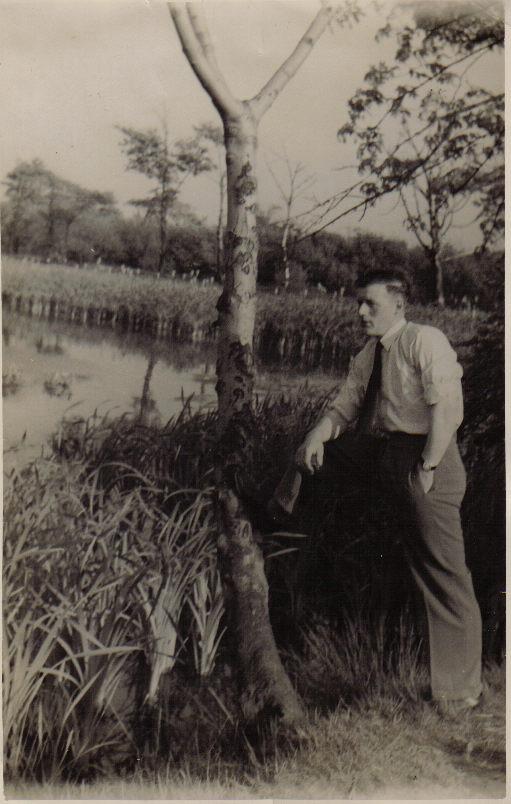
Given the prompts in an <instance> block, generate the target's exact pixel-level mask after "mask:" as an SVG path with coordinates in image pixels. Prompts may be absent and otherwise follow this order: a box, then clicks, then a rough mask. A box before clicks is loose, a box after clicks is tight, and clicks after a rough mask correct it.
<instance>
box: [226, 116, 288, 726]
mask: <svg viewBox="0 0 511 804" xmlns="http://www.w3.org/2000/svg"><path fill="white" fill-rule="evenodd" d="M256 137H257V135H256V122H255V120H254V119H253V117H252V114H251V112H250V108H249V107H248V105H246V106H245V107H244V112H243V114H242V115H240V116H239V117H238V118H237V119H235V120H233V119H227V120H226V121H225V145H226V154H227V187H228V196H227V203H228V211H227V240H226V254H225V284H224V291H223V294H222V296H221V299H220V302H219V305H218V312H219V317H218V321H219V325H220V334H219V343H218V362H217V376H218V383H217V392H218V410H219V422H220V433H219V436H220V440H221V444H220V448H219V452H218V455H219V457H220V460H221V463H220V464H219V465H218V466H217V471H216V485H217V490H218V501H219V513H220V521H221V531H222V535H221V537H220V539H219V543H218V547H219V549H220V550H221V552H222V554H223V564H224V566H225V568H226V573H225V575H226V576H227V580H228V583H229V588H230V594H231V601H232V603H233V604H234V607H233V611H232V615H233V621H234V623H235V627H236V645H237V650H238V655H239V659H240V665H241V669H242V673H243V680H244V684H243V688H244V689H243V695H242V704H243V709H244V713H245V716H247V717H248V718H251V717H255V716H256V715H257V714H258V713H259V712H260V711H262V710H264V711H270V712H276V713H278V714H279V715H280V716H281V717H282V718H283V719H284V720H286V721H296V720H298V719H300V718H301V716H302V709H301V706H300V703H299V701H298V697H297V695H296V693H295V691H294V689H293V687H292V685H291V682H290V681H289V678H288V676H287V674H286V672H285V670H284V668H283V666H282V662H281V660H280V656H279V653H278V650H277V646H276V644H275V639H274V637H273V632H272V629H271V625H270V618H269V611H268V583H267V580H266V575H265V571H264V560H263V556H262V553H261V550H260V548H259V546H258V545H257V542H256V541H255V539H254V534H253V532H252V527H251V525H250V522H249V520H248V519H247V516H246V513H245V511H244V510H243V506H242V504H241V502H240V500H239V499H238V497H237V495H236V493H235V492H234V487H235V474H236V472H237V471H239V469H240V467H241V466H243V465H244V463H245V461H246V460H249V452H248V451H249V449H250V422H251V419H252V398H253V387H254V368H253V366H254V359H253V345H252V344H253V332H254V319H255V300H256V276H257V242H258V241H257V229H256V226H257V222H256V211H257V202H256V198H257V170H256V149H257V139H256Z"/></svg>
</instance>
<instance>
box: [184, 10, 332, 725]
mask: <svg viewBox="0 0 511 804" xmlns="http://www.w3.org/2000/svg"><path fill="white" fill-rule="evenodd" d="M169 10H170V14H171V16H172V19H173V22H174V25H175V27H176V31H177V33H178V36H179V38H180V41H181V44H182V47H183V51H184V53H185V55H186V57H187V59H188V61H189V63H190V66H191V67H192V69H193V71H194V72H195V74H196V76H197V78H198V80H199V82H200V83H201V85H202V86H203V88H204V89H205V90H206V92H207V93H208V94H209V96H210V98H211V100H212V102H213V104H214V105H215V107H216V109H217V110H218V112H219V114H220V116H221V118H222V121H223V124H224V140H225V148H226V164H227V227H226V237H225V252H224V288H223V292H222V294H221V296H220V299H219V301H218V304H217V309H218V325H219V341H218V359H217V377H218V382H217V385H216V390H217V394H218V411H219V440H218V453H217V465H216V474H215V477H216V485H217V499H218V513H219V525H220V533H221V535H220V537H219V540H218V548H219V551H220V553H221V556H222V559H223V560H222V566H223V576H224V581H225V582H226V583H227V585H228V587H229V592H230V598H231V602H232V609H233V610H232V612H231V614H232V617H233V620H234V621H235V623H236V626H235V627H236V634H237V650H238V656H239V659H240V665H241V670H242V674H243V678H244V691H243V695H242V705H243V710H244V712H245V715H246V716H247V717H248V718H251V719H252V718H255V717H256V716H258V715H259V714H260V713H263V712H264V713H266V712H271V713H275V714H279V715H280V717H282V718H283V719H284V720H285V721H287V722H289V723H295V722H297V721H299V720H300V719H301V718H302V717H303V710H302V706H301V704H300V701H299V698H298V696H297V693H296V692H295V690H294V689H293V686H292V684H291V682H290V680H289V678H288V676H287V675H286V672H285V670H284V668H283V665H282V662H281V660H280V656H279V653H278V650H277V646H276V644H275V639H274V636H273V632H272V628H271V624H270V618H269V611H268V583H267V580H266V576H265V572H264V560H263V556H262V553H261V550H260V548H259V546H258V544H257V542H256V539H255V536H254V533H253V530H252V527H251V524H250V522H249V520H248V518H247V515H246V513H245V511H244V510H243V506H242V503H241V501H240V500H239V498H238V496H237V495H236V492H235V489H236V487H237V484H236V479H237V474H238V472H239V471H240V470H241V469H242V468H244V467H245V466H246V464H247V462H248V460H249V458H250V449H251V425H252V420H253V413H252V400H253V390H254V356H253V336H254V321H255V305H256V279H257V250H258V238H257V221H256V217H257V168H256V156H257V126H258V123H259V120H260V119H261V117H262V116H263V114H264V113H265V112H266V111H267V109H269V107H270V106H271V104H272V103H273V101H274V100H275V98H276V97H277V96H278V95H279V94H280V92H281V91H282V89H283V88H284V87H285V85H286V84H287V82H288V81H289V80H290V79H291V78H292V77H293V76H294V75H295V74H296V72H297V70H298V68H299V67H300V65H301V64H302V63H303V61H304V60H305V59H306V58H307V56H308V54H309V53H310V50H311V48H312V47H313V45H314V44H315V42H316V41H317V39H318V38H319V36H320V35H321V34H322V32H323V31H324V29H325V28H326V26H327V24H328V22H329V21H330V19H331V17H332V8H331V7H330V6H327V5H323V6H322V7H321V8H320V10H319V11H318V13H317V15H316V17H315V18H314V20H313V21H312V23H311V25H310V26H309V28H308V30H307V31H306V32H305V34H304V35H303V37H302V38H301V39H300V41H299V42H298V44H297V46H296V47H295V49H294V50H293V52H292V53H291V54H290V56H289V57H288V58H287V59H286V60H285V61H284V63H283V64H282V65H281V67H280V68H279V69H278V70H277V71H276V72H275V74H274V75H273V77H272V78H271V79H270V81H269V82H268V83H267V84H266V85H265V87H263V89H262V90H261V91H260V92H259V93H258V94H257V95H256V96H255V97H254V98H252V99H251V100H246V101H240V100H238V99H237V98H234V97H233V96H232V94H231V92H230V90H229V88H228V86H227V83H226V81H225V79H224V77H223V75H222V74H221V72H220V70H219V67H218V63H217V61H216V57H215V53H214V48H213V46H212V42H211V40H210V37H209V33H208V30H207V26H206V24H205V20H204V18H203V17H202V15H201V13H200V6H199V4H197V3H195V4H190V3H188V4H186V5H185V4H182V3H170V4H169Z"/></svg>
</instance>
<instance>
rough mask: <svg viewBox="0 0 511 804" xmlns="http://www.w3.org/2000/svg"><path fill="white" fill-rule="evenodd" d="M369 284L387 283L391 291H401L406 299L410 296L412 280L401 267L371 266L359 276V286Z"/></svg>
mask: <svg viewBox="0 0 511 804" xmlns="http://www.w3.org/2000/svg"><path fill="white" fill-rule="evenodd" d="M368 285H385V287H386V288H387V290H388V292H389V293H401V294H402V295H403V296H404V298H405V300H407V299H409V298H410V294H411V287H410V280H409V279H408V276H407V275H406V273H405V272H404V271H402V270H401V269H400V268H371V269H369V270H367V271H363V272H362V273H361V274H359V275H358V276H357V282H356V286H357V288H366V287H367V286H368Z"/></svg>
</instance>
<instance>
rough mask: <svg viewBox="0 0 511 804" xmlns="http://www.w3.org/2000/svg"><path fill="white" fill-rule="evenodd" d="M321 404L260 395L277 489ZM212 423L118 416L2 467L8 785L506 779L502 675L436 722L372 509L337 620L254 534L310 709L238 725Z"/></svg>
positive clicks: (257, 456) (189, 786)
mask: <svg viewBox="0 0 511 804" xmlns="http://www.w3.org/2000/svg"><path fill="white" fill-rule="evenodd" d="M298 397H300V395H299V394H298ZM320 402H321V401H320V400H319V401H318V400H314V401H309V402H305V401H304V400H303V399H299V401H297V400H296V399H295V400H294V401H293V399H290V398H281V399H278V400H273V401H271V400H265V401H263V402H260V403H259V404H258V405H256V406H255V409H254V420H253V422H252V423H249V424H250V428H251V429H250V428H249V429H250V432H251V438H253V450H252V455H251V458H250V460H251V464H250V466H251V470H254V471H259V472H260V473H261V474H262V475H263V476H266V477H268V478H270V481H271V482H273V480H274V478H275V477H276V476H277V475H278V473H279V472H280V467H279V462H283V461H285V460H286V454H285V453H286V450H288V449H290V448H291V447H290V441H291V440H292V434H294V436H293V437H296V434H297V433H299V432H301V431H302V430H303V429H304V427H306V425H307V422H308V421H309V419H310V418H311V417H312V416H313V415H314V412H315V410H317V405H318V404H320ZM214 417H215V414H213V413H205V414H199V415H196V416H192V415H190V414H189V412H187V411H186V410H185V411H184V412H183V414H182V415H181V416H180V417H177V418H176V419H173V420H171V422H169V423H168V424H167V425H165V426H164V427H162V428H154V427H152V428H151V427H147V426H144V425H141V424H140V423H138V422H137V421H135V420H130V419H128V418H122V419H120V420H118V421H117V422H110V421H108V420H106V419H105V420H100V419H98V418H96V419H95V420H93V421H92V422H91V421H89V422H83V421H82V422H77V423H74V424H73V423H69V427H67V428H66V427H62V428H61V430H60V432H59V435H58V438H57V440H56V442H55V449H56V453H55V457H54V458H47V459H39V460H38V461H34V462H33V463H32V464H30V465H29V466H27V467H26V468H25V469H24V470H23V471H22V472H21V473H13V474H11V475H10V476H9V477H8V478H7V479H6V485H5V500H4V516H5V532H4V599H5V613H6V619H5V629H6V635H5V637H4V639H5V641H4V646H6V647H7V650H5V649H4V663H5V664H4V679H5V680H4V684H5V687H4V735H5V756H4V767H5V771H6V777H7V779H9V780H10V781H11V782H12V784H13V785H14V787H13V788H12V790H13V791H15V790H17V789H18V788H17V787H16V783H15V780H18V782H21V780H24V782H28V781H29V780H30V779H32V780H37V781H38V782H39V783H41V784H42V785H43V787H42V788H38V797H40V795H39V793H41V792H42V793H44V790H45V789H48V790H51V791H53V794H54V795H53V796H52V797H55V796H56V791H57V790H58V789H60V788H56V787H55V785H59V784H61V783H62V782H69V781H73V782H75V783H76V782H78V781H79V780H85V781H87V783H89V782H91V780H92V779H94V778H95V779H97V784H98V785H101V784H102V782H101V781H100V780H101V779H108V778H110V779H112V778H114V777H115V778H117V777H120V778H121V779H124V781H121V782H119V784H121V789H122V790H125V788H124V787H122V785H125V786H126V792H125V796H126V797H129V796H130V792H129V784H128V783H127V780H128V779H130V780H131V779H132V778H134V779H135V784H136V779H137V778H138V777H137V774H139V775H140V784H141V785H144V786H145V785H148V789H150V790H152V791H154V795H155V796H157V795H159V794H161V795H162V797H165V796H167V797H168V796H169V795H170V794H171V793H172V794H173V795H177V794H178V793H179V795H183V796H186V795H188V794H189V792H190V790H191V791H193V794H194V795H195V797H201V796H203V797H210V796H211V795H212V794H213V791H216V792H217V793H218V794H221V796H222V797H223V796H225V795H234V794H236V795H240V796H242V797H244V796H246V795H256V796H260V797H264V796H278V795H284V794H286V791H287V793H288V795H289V794H290V793H289V791H291V792H294V793H296V795H299V793H300V790H301V791H302V792H303V791H307V795H309V794H310V795H311V796H312V797H314V796H320V795H323V793H324V792H325V790H326V791H327V792H328V793H329V794H331V795H334V794H335V795H336V796H339V795H343V796H344V795H349V796H352V795H354V794H355V792H357V793H358V792H360V793H362V792H363V793H364V794H366V793H367V794H369V793H370V792H371V791H372V790H373V791H375V790H378V789H379V788H381V787H382V786H383V787H389V789H390V788H391V787H393V786H394V787H395V786H396V785H403V784H404V785H408V784H412V785H413V784H418V783H419V782H420V783H421V784H422V783H424V784H428V785H440V786H441V785H447V784H451V783H456V784H458V783H459V784H462V783H463V784H465V783H466V781H467V777H468V776H470V774H472V775H473V778H472V780H471V783H474V784H475V781H476V777H477V774H482V776H483V777H484V778H487V779H490V777H491V778H493V776H495V778H496V779H497V780H498V779H500V778H501V777H502V764H503V750H504V749H503V745H504V731H503V722H502V713H503V710H504V698H503V695H504V693H503V675H502V674H503V669H502V668H501V669H499V668H497V667H493V668H490V669H488V670H487V671H486V688H487V698H486V701H485V704H484V708H483V710H482V711H481V713H477V715H476V713H474V714H472V715H470V716H467V719H466V720H463V721H462V722H461V724H460V723H458V724H450V725H449V724H446V723H444V722H443V721H441V720H440V719H439V717H438V716H437V715H436V714H435V712H434V711H432V709H431V707H430V706H429V705H427V704H426V703H425V702H424V700H423V695H424V693H425V691H426V688H427V672H426V668H425V666H424V660H423V656H422V653H421V646H420V643H419V641H418V639H417V637H416V635H415V634H414V628H413V627H412V622H413V614H412V615H411V616H410V617H409V618H408V620H403V619H402V618H397V619H396V613H395V611H393V608H392V606H390V607H387V608H386V606H387V603H385V595H384V594H383V587H382V586H381V584H382V578H383V579H384V577H385V575H392V576H393V577H394V576H395V574H396V565H395V563H393V562H395V561H396V556H395V555H394V554H393V553H392V551H389V554H388V556H387V558H386V559H385V560H386V562H387V563H386V564H385V567H380V568H379V569H378V571H376V572H375V571H374V568H373V569H371V567H372V565H374V564H375V556H374V555H373V552H374V550H373V546H372V545H373V536H374V534H373V535H371V528H368V523H367V521H365V525H364V522H361V527H362V537H361V536H360V533H357V532H353V533H352V534H350V533H349V531H347V532H346V533H345V534H344V539H343V555H342V561H341V562H340V563H339V566H338V568H337V571H338V572H340V573H341V575H338V576H336V577H337V580H336V584H337V588H338V590H342V591H343V594H342V595H341V594H338V595H337V597H338V599H339V600H338V604H339V601H340V602H341V603H342V605H343V606H344V609H342V608H341V611H344V615H343V616H342V617H339V613H338V614H337V616H329V615H328V613H327V612H326V609H325V608H323V613H322V610H321V599H320V597H319V598H318V595H317V583H316V598H314V599H313V598H307V596H306V595H305V597H303V598H302V600H301V602H300V600H299V598H300V595H302V596H303V595H304V594H305V591H306V590H304V588H303V587H304V584H303V576H302V575H300V572H296V561H298V564H300V561H301V562H302V564H303V563H304V564H305V565H307V564H308V561H309V559H308V553H307V548H306V546H303V547H301V548H300V550H299V551H298V552H297V553H294V554H291V555H290V554H288V553H287V552H286V551H287V549H288V547H289V540H286V539H285V537H281V538H280V540H279V537H277V536H272V537H271V538H268V537H266V538H265V539H264V541H263V543H262V547H263V551H264V552H265V553H266V554H267V556H268V559H267V569H268V576H269V579H270V585H271V589H272V596H273V600H272V614H273V617H274V622H275V629H276V633H277V635H278V639H279V642H280V644H281V645H282V646H284V645H286V646H287V647H286V649H285V653H284V660H285V663H286V666H287V668H288V671H289V673H290V676H291V678H292V679H293V681H294V683H295V685H296V686H297V688H298V689H299V691H300V694H301V696H302V698H303V700H304V702H305V704H306V707H307V712H308V719H307V722H306V724H305V725H304V726H303V729H302V730H301V731H300V733H299V735H298V737H296V735H290V734H287V733H285V732H282V731H281V730H280V729H279V727H277V726H275V725H272V724H269V725H268V726H266V727H265V728H263V729H262V730H261V729H259V730H257V729H256V730H255V731H254V729H250V728H248V727H247V726H246V724H244V723H243V722H242V720H241V719H240V714H239V710H238V693H237V687H236V679H235V676H234V675H233V668H232V661H231V658H230V652H229V641H228V640H227V641H225V640H224V639H222V632H223V630H224V627H225V622H224V619H223V606H224V602H223V595H222V592H221V588H220V587H219V584H218V573H217V569H216V562H215V551H214V538H215V521H214V519H213V518H212V507H211V495H210V491H211V487H210V478H211V461H212V451H213V450H214V435H213V434H214V429H215V427H214V423H215V418H214ZM376 536H377V538H376V540H375V544H377V545H378V550H379V551H380V552H382V549H381V545H382V544H383V543H384V541H385V539H383V541H382V534H376ZM360 538H362V541H363V544H364V547H363V549H361V542H360ZM282 539H284V540H283V541H282ZM350 540H351V541H350ZM387 547H388V545H387ZM282 548H283V554H282V555H280V556H278V557H276V558H271V557H269V556H271V555H272V554H276V553H278V552H280V551H281V550H282ZM350 551H351V552H350ZM385 552H387V551H385ZM320 571H321V572H323V570H320ZM368 573H369V574H368ZM371 573H373V574H372V575H371ZM369 577H370V578H371V580H370V583H368V584H367V586H365V584H364V583H362V581H366V580H367V579H368V578H369ZM283 578H284V579H285V581H286V583H287V587H286V588H285V591H284V592H282V590H280V592H279V583H281V582H282V579H283ZM316 581H317V576H316ZM286 590H287V591H286ZM350 590H351V591H350ZM324 591H325V590H324ZM401 591H403V590H401ZM400 594H401V593H400ZM350 596H351V597H352V599H351V607H348V606H347V601H348V599H349V598H350ZM406 599H407V598H406V595H404V596H402V597H401V598H400V608H399V611H400V612H402V611H403V606H404V603H405V600H406ZM344 600H345V601H346V602H343V601H344ZM337 610H338V612H339V607H338V609H337ZM279 623H280V624H279ZM290 626H291V627H290ZM431 745H433V746H434V747H435V750H434V752H433V758H432V757H431ZM136 768H138V769H139V770H138V771H137V772H135V769H136ZM133 774H134V776H133ZM492 774H493V776H492ZM492 783H493V782H492ZM495 784H497V782H495ZM19 789H25V788H19ZM71 789H72V790H76V789H79V790H82V789H83V791H84V796H85V791H89V793H90V794H91V797H92V796H93V795H96V794H97V790H98V789H101V786H99V788H95V787H94V786H92V787H87V786H86V787H84V788H68V787H63V788H62V790H64V791H65V790H71ZM135 789H137V788H135ZM321 791H323V792H321ZM58 795H60V793H59V794H58ZM63 795H64V796H65V794H63ZM73 797H74V796H73ZM144 797H146V796H144Z"/></svg>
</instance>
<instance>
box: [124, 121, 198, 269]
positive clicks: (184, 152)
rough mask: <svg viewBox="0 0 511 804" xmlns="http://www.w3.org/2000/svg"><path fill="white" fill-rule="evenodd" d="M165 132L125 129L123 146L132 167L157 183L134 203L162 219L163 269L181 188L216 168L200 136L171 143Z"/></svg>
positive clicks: (160, 261)
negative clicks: (170, 221)
mask: <svg viewBox="0 0 511 804" xmlns="http://www.w3.org/2000/svg"><path fill="white" fill-rule="evenodd" d="M162 128H163V130H162V132H161V133H159V132H157V131H155V130H154V129H148V130H144V131H141V130H138V129H134V128H122V127H119V130H120V131H121V132H122V134H123V135H124V138H123V140H122V141H121V149H122V150H123V152H124V153H125V155H126V157H127V159H128V170H134V171H136V172H137V173H142V174H143V175H144V176H147V178H148V179H150V180H151V181H153V182H155V184H154V186H153V188H152V190H151V192H150V194H149V195H148V196H147V198H143V199H137V200H133V201H131V202H130V203H131V204H133V205H134V206H137V207H141V208H143V209H145V210H146V218H147V219H151V218H155V219H156V220H157V222H158V234H159V248H158V263H157V266H158V271H161V270H162V269H163V264H164V261H165V254H166V250H167V242H168V241H167V231H168V225H169V216H170V214H171V212H172V211H173V209H174V206H175V204H176V201H177V198H178V195H179V191H180V189H181V187H182V185H183V183H184V181H185V180H186V179H187V178H188V177H189V176H197V175H198V174H199V173H202V172H203V171H205V170H210V169H211V167H212V164H211V161H210V159H209V156H208V154H207V150H206V148H204V147H203V146H202V145H201V144H200V143H199V141H198V140H197V138H191V139H188V140H178V141H176V142H174V143H172V144H171V143H170V142H169V136H168V131H167V127H166V126H165V125H164V126H163V127H162Z"/></svg>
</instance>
